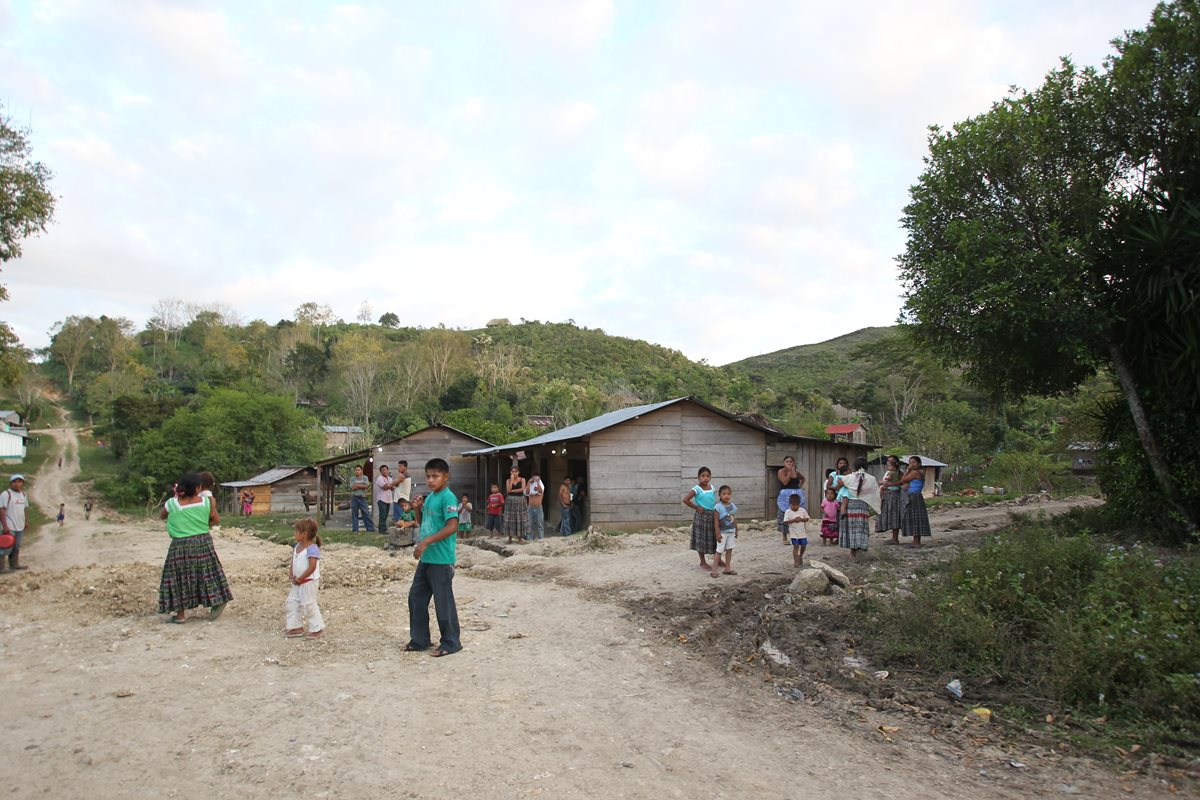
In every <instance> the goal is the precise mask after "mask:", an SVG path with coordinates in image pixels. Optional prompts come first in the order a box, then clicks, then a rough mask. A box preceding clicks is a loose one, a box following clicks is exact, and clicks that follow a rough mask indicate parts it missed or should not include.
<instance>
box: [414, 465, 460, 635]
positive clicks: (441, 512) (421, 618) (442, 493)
mask: <svg viewBox="0 0 1200 800" xmlns="http://www.w3.org/2000/svg"><path fill="white" fill-rule="evenodd" d="M425 483H426V484H427V485H428V486H429V496H428V497H422V496H421V495H418V496H417V498H416V501H415V502H414V503H413V507H414V508H415V509H416V512H417V520H418V522H420V525H421V531H420V533H418V534H417V544H416V546H415V547H414V548H413V558H416V559H418V560H419V561H420V563H419V564H417V571H416V572H414V573H413V581H412V587H411V588H410V589H409V590H408V637H409V638H408V644H406V645H404V649H405V650H406V651H409V652H414V651H417V650H428V649H429V648H430V646H431V645H432V644H433V641H432V640H431V638H430V635H429V598H431V597H432V598H433V607H434V611H435V612H436V614H437V621H438V631H439V633H440V634H441V641H440V642H438V647H437V650H434V651H433V655H434V657H435V658H438V657H441V656H448V655H451V654H453V653H457V652H458V651H459V650H462V642H461V641H460V640H459V627H458V608H457V607H456V606H455V604H454V557H455V551H456V549H457V546H458V500H456V499H455V497H454V492H452V491H450V488H449V486H448V484H449V483H450V465H449V464H447V463H446V462H445V460H443V459H440V458H434V459H430V460H429V461H428V462H427V463H426V464H425Z"/></svg>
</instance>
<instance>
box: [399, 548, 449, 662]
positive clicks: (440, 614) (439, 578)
mask: <svg viewBox="0 0 1200 800" xmlns="http://www.w3.org/2000/svg"><path fill="white" fill-rule="evenodd" d="M431 597H432V598H433V610H434V614H436V615H437V621H438V631H439V632H440V633H441V636H442V640H441V642H439V643H438V647H439V648H441V649H442V650H446V651H447V652H450V653H457V652H458V651H459V650H462V641H461V640H460V638H459V627H458V607H457V606H455V604H454V565H453V564H427V563H425V562H424V561H422V562H420V563H419V564H417V571H416V572H414V573H413V582H412V586H411V587H410V588H409V590H408V643H409V644H411V645H412V646H413V647H415V648H416V649H418V650H424V649H426V648H428V647H429V646H430V645H432V644H433V640H432V639H431V638H430V636H429V598H431Z"/></svg>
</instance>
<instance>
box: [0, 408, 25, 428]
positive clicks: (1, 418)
mask: <svg viewBox="0 0 1200 800" xmlns="http://www.w3.org/2000/svg"><path fill="white" fill-rule="evenodd" d="M0 423H3V424H5V425H12V426H13V427H20V425H21V415H20V414H18V413H17V412H16V411H13V410H12V409H4V410H3V411H0Z"/></svg>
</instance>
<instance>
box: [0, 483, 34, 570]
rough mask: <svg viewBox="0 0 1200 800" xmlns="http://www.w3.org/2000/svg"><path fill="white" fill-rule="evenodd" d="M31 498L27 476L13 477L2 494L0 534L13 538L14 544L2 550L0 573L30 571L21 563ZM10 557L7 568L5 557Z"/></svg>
mask: <svg viewBox="0 0 1200 800" xmlns="http://www.w3.org/2000/svg"><path fill="white" fill-rule="evenodd" d="M28 509H29V498H28V497H26V496H25V476H24V475H13V476H12V477H11V478H9V479H8V488H7V489H5V490H4V491H3V492H0V533H3V534H4V535H5V536H6V537H8V536H11V537H12V544H11V545H9V546H8V547H7V548H6V549H4V550H0V572H8V571H9V570H14V569H28V568H27V567H26V566H25V565H24V564H22V563H21V539H22V538H23V537H24V535H25V512H26V511H27V510H28ZM5 556H8V564H7V566H6V565H5V563H4V557H5Z"/></svg>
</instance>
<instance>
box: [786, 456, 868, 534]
mask: <svg viewBox="0 0 1200 800" xmlns="http://www.w3.org/2000/svg"><path fill="white" fill-rule="evenodd" d="M866 452H867V451H866V448H863V447H855V446H853V445H852V444H850V443H847V442H822V441H818V440H804V441H800V442H793V441H782V442H781V441H778V440H776V441H775V442H773V443H772V444H771V445H770V446H769V447H767V471H768V475H769V479H768V482H767V486H768V490H767V506H768V512H769V514H770V515H774V514H775V511H776V508H777V506H776V505H775V502H776V497H777V495H778V494H779V479H778V477H776V474H775V473H776V472H777V471H778V470H779V468H780V467H782V466H783V459H784V457H785V456H795V458H796V469H798V470H800V474H801V475H803V476H804V478H805V481H804V487H803V488H804V494H805V497H806V498H807V499H808V513H809V516H813V517H816V516H819V515H820V511H821V484H823V483H824V482H825V473H826V471H828V470H830V469H832V468H833V466H834V464H836V463H837V460H838V459H839V458H842V457H845V458H847V459H849V460H850V463H851V464H853V463H854V459H856V458H857V457H858V456H860V455H865V454H866Z"/></svg>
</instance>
